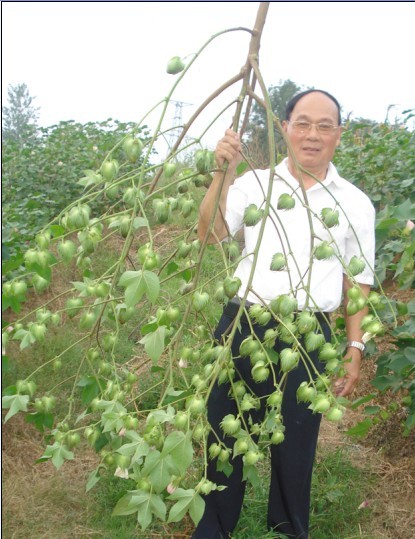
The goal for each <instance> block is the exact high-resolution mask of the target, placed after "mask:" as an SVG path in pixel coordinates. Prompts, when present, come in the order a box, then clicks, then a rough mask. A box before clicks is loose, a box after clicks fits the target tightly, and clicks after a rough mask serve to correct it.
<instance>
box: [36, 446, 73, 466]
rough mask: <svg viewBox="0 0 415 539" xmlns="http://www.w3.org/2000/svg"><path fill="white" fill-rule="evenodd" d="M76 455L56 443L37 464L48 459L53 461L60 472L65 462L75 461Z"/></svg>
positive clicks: (47, 448) (48, 447)
mask: <svg viewBox="0 0 415 539" xmlns="http://www.w3.org/2000/svg"><path fill="white" fill-rule="evenodd" d="M73 458H74V454H73V453H72V451H69V449H68V448H67V447H66V446H64V445H62V444H60V443H59V442H55V443H54V444H53V445H48V446H47V447H46V450H45V452H44V454H43V455H42V457H41V458H40V459H39V460H38V461H37V462H43V461H45V460H47V459H52V463H53V465H54V466H55V468H57V469H58V470H59V468H60V467H61V466H62V464H63V463H64V462H65V460H73Z"/></svg>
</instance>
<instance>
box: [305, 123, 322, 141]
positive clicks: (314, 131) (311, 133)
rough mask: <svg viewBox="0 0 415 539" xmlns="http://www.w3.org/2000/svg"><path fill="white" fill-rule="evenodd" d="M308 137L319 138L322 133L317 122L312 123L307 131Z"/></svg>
mask: <svg viewBox="0 0 415 539" xmlns="http://www.w3.org/2000/svg"><path fill="white" fill-rule="evenodd" d="M307 137H309V138H319V137H320V133H319V131H318V129H317V126H316V125H315V124H311V125H310V128H309V130H308V131H307Z"/></svg>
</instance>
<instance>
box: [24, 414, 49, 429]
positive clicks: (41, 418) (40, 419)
mask: <svg viewBox="0 0 415 539" xmlns="http://www.w3.org/2000/svg"><path fill="white" fill-rule="evenodd" d="M53 420H54V416H53V414H50V413H46V414H43V413H40V412H36V413H35V414H27V415H26V417H25V421H26V422H27V423H33V425H35V427H36V428H37V429H38V430H40V431H41V432H43V431H44V427H46V428H48V429H51V428H52V427H53Z"/></svg>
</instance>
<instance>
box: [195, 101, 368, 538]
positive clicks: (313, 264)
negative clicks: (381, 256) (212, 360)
mask: <svg viewBox="0 0 415 539" xmlns="http://www.w3.org/2000/svg"><path fill="white" fill-rule="evenodd" d="M340 124H341V115H340V105H339V103H338V102H337V100H336V99H335V98H334V97H333V96H331V95H330V94H328V93H327V92H324V91H321V90H308V91H305V92H302V93H300V94H298V95H297V96H295V97H294V98H293V99H292V100H291V101H290V103H288V105H287V109H286V120H285V121H284V122H283V129H284V131H285V133H286V135H287V137H288V142H289V147H290V150H289V154H288V157H287V158H286V159H285V160H284V161H283V162H282V163H280V164H279V165H278V166H277V167H276V169H275V175H272V174H270V171H269V170H267V171H262V170H259V171H254V172H250V173H247V174H245V175H244V176H243V177H240V178H237V179H236V168H237V166H238V164H239V163H240V161H241V143H240V140H239V136H238V134H236V133H235V132H233V131H231V130H227V131H226V133H225V136H224V138H223V139H222V140H221V141H220V142H219V143H218V145H217V148H216V160H217V164H218V165H219V167H222V166H223V165H224V164H225V162H227V164H228V166H227V170H226V174H225V175H224V172H222V171H219V172H217V173H216V174H215V176H214V178H213V181H212V183H211V185H210V187H209V189H208V191H207V193H206V195H205V198H204V200H203V201H202V204H201V206H200V217H199V227H198V233H199V237H200V239H201V240H203V239H204V238H205V237H206V235H207V234H208V233H209V226H210V223H211V219H212V214H213V211H214V208H215V204H216V201H217V198H218V196H219V193H220V201H219V210H220V211H218V212H217V214H216V216H215V220H214V226H213V229H212V230H211V232H210V235H209V238H208V241H209V242H210V243H214V242H218V241H222V240H224V239H226V238H227V237H229V236H230V235H231V236H232V235H234V234H235V233H236V232H237V231H238V230H239V229H242V228H243V230H244V240H245V248H244V252H243V256H242V258H241V262H239V264H238V267H237V269H236V271H235V276H237V277H239V279H240V280H241V282H242V285H241V288H240V289H239V292H238V296H239V298H243V297H246V300H247V302H248V305H249V304H250V303H260V304H262V305H265V306H266V305H269V304H270V303H271V302H272V300H273V299H275V298H277V297H280V296H281V295H284V294H291V295H293V296H294V297H295V298H296V301H297V304H298V311H299V312H300V311H303V310H307V311H312V312H314V313H315V314H316V317H317V320H318V322H319V327H320V330H321V332H322V333H323V335H324V337H325V339H326V340H330V328H329V323H328V319H329V313H330V312H333V311H335V310H336V309H337V308H338V307H339V305H340V303H341V298H342V293H343V295H344V298H345V299H344V304H345V305H346V304H347V294H346V293H347V291H348V290H349V289H350V288H351V287H353V288H354V289H356V288H357V289H358V288H359V287H360V290H361V292H362V293H363V295H364V296H367V295H368V293H369V289H370V285H371V284H373V263H374V209H373V206H372V204H371V202H370V200H369V199H368V197H367V196H366V195H365V194H364V193H362V192H361V191H360V190H359V189H357V188H356V187H355V186H353V185H352V184H350V183H349V182H347V181H346V180H345V179H343V178H341V177H340V176H339V175H338V173H337V171H336V169H335V167H334V165H333V164H332V163H331V160H332V157H333V155H334V152H335V149H336V147H337V146H338V145H339V144H340V137H341V125H340ZM281 194H285V195H289V197H290V199H291V203H290V206H292V205H293V204H292V200H294V202H295V203H294V206H293V207H292V208H291V209H289V210H287V209H284V207H280V206H279V202H280V200H281V199H280V196H281ZM267 199H268V200H270V203H269V206H266V200H267ZM252 204H255V206H256V208H258V209H267V208H268V217H267V219H266V223H265V227H264V229H263V230H262V232H260V231H261V222H258V223H257V224H255V225H254V226H247V225H246V223H244V216H245V221H246V215H245V210H246V208H247V207H248V206H250V205H252ZM282 206H284V205H282ZM322 210H324V211H330V212H331V215H332V216H333V215H334V216H335V221H334V225H333V223H332V224H330V226H328V225H327V224H326V223H325V222H324V219H323V218H322V215H323V214H324V212H322ZM336 216H337V217H336ZM260 233H261V237H259V234H260ZM324 245H325V246H326V247H324V248H327V246H329V252H328V253H326V255H324V249H323V250H321V249H322V247H321V246H324ZM318 246H320V250H321V253H322V254H321V256H316V254H317V251H316V249H317V247H318ZM333 249H334V250H333ZM276 253H283V255H284V257H285V264H286V267H283V268H282V269H281V271H273V270H272V269H271V268H270V266H271V262H272V258H273V255H275V254H276ZM330 253H332V254H331V255H330ZM352 257H355V258H357V259H359V261H360V262H361V265H364V269H363V270H361V271H360V273H358V274H357V275H356V277H355V278H354V282H353V280H351V279H350V277H348V274H347V266H348V265H349V263H350V261H351V260H352ZM238 309H239V304H238V298H236V299H235V300H232V301H231V302H229V304H228V305H227V306H226V307H225V309H224V313H223V316H222V318H221V320H220V322H219V325H218V328H217V331H216V334H215V337H216V338H217V340H218V341H221V339H222V338H223V336H224V335H225V334H226V332H227V331H229V328H230V327H232V322H233V318H234V316H235V314H236V312H237V311H238ZM321 313H322V314H321ZM366 313H367V310H366V309H365V308H363V309H361V310H359V311H358V312H356V313H354V314H353V315H349V316H348V315H347V313H346V314H345V319H346V333H347V340H348V346H347V350H346V358H347V361H346V362H345V365H344V368H345V375H344V376H343V377H341V378H340V379H338V380H336V382H335V385H334V392H335V394H336V395H337V396H342V397H346V396H348V395H351V394H352V393H353V391H354V389H355V388H356V385H357V383H358V381H359V373H360V363H361V358H362V353H363V351H364V345H363V342H362V336H363V332H362V329H361V327H360V324H361V320H362V318H363V316H364V315H365V314H366ZM271 327H275V323H272V321H271V322H270V324H268V325H267V326H265V327H261V326H258V325H255V326H254V332H255V334H256V336H257V338H258V339H259V340H261V339H262V338H263V337H264V333H265V331H266V329H267V328H271ZM251 333H252V329H251V325H250V324H249V323H248V321H247V320H246V318H245V319H242V320H241V327H240V331H238V332H237V333H236V335H235V338H234V341H233V343H232V354H233V357H234V358H235V360H234V362H235V371H236V378H235V380H238V379H241V380H243V381H244V382H245V383H246V385H247V387H249V389H250V390H251V391H252V393H253V394H255V395H256V396H257V397H259V398H260V400H261V407H260V409H259V410H254V411H252V412H251V418H252V422H257V423H258V422H259V423H260V422H261V421H262V419H263V417H264V414H265V402H266V400H267V399H266V397H267V396H268V395H270V394H271V393H272V392H273V391H274V390H275V386H274V382H273V380H274V377H273V376H270V377H269V378H268V379H267V380H265V381H261V382H258V381H255V380H253V377H252V370H251V365H250V364H249V360H248V361H244V359H245V358H240V357H239V356H240V354H239V347H240V344H241V342H242V341H243V340H244V339H245V338H246V337H247V336H249V335H251ZM288 346H290V345H289V344H287V342H281V340H280V339H277V341H276V343H275V346H274V349H275V351H277V352H278V353H280V352H281V350H283V349H284V348H287V347H288ZM309 360H310V361H311V362H312V363H313V367H312V369H311V370H312V371H313V370H314V373H315V372H316V371H318V372H319V373H321V372H322V371H323V370H324V365H323V364H322V362H321V361H320V360H319V357H318V351H312V352H310V354H309ZM274 370H275V376H276V379H277V380H280V379H281V373H280V372H278V364H277V366H276V367H274ZM309 372H310V368H308V367H307V366H306V362H305V361H299V363H298V366H297V367H296V368H294V369H293V370H291V371H290V372H289V373H288V376H286V378H285V379H284V388H283V401H282V408H281V413H282V417H283V421H284V425H285V439H284V441H283V442H282V443H281V444H279V445H273V446H271V486H270V495H269V505H268V528H269V529H270V530H275V531H277V532H280V533H284V534H286V535H287V536H289V537H295V538H298V539H307V537H308V527H309V504H310V487H311V475H312V467H313V461H314V456H315V449H316V444H317V436H318V430H319V425H320V419H321V415H320V414H319V413H313V412H312V411H311V410H310V409H309V407H308V403H307V404H305V403H297V389H298V387H299V385H300V384H301V383H302V382H303V381H307V382H308V381H309V379H310V375H309ZM229 390H230V386H229V384H216V385H215V386H214V388H213V390H212V392H211V394H210V396H209V401H208V419H209V422H210V424H211V427H212V431H213V432H214V434H212V435H211V436H210V443H213V442H216V441H218V439H219V440H221V442H222V443H223V444H224V445H225V446H227V447H229V448H230V449H232V447H233V444H234V442H235V439H234V438H232V437H230V436H224V433H223V430H222V429H221V421H222V419H223V418H224V417H225V416H226V415H227V414H233V415H234V416H238V413H239V410H238V408H237V405H236V401H235V399H234V398H232V397H231V396H230V394H229ZM230 462H231V464H232V466H233V472H232V474H231V475H230V477H229V478H228V477H227V476H226V475H225V474H224V473H222V472H220V471H217V469H216V460H211V461H210V462H209V464H208V470H207V477H208V479H209V480H211V481H212V482H214V483H216V484H217V485H226V487H227V488H226V489H225V490H222V491H217V490H214V491H212V492H211V493H210V494H209V495H208V496H206V497H205V501H206V507H205V512H204V515H203V517H202V519H201V521H200V523H199V525H198V527H197V529H196V531H195V533H194V535H193V538H194V539H224V538H228V537H230V534H231V533H232V531H233V530H234V528H235V526H236V524H237V521H238V518H239V514H240V511H241V507H242V502H243V496H244V490H245V482H244V481H243V459H242V457H241V456H237V457H235V458H232V459H231V461H230Z"/></svg>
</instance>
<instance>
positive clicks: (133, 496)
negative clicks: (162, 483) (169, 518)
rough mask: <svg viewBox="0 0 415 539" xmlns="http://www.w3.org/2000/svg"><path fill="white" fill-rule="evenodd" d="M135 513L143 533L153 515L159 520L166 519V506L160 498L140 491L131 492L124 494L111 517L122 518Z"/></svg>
mask: <svg viewBox="0 0 415 539" xmlns="http://www.w3.org/2000/svg"><path fill="white" fill-rule="evenodd" d="M135 512H137V521H138V522H139V524H140V526H141V529H142V530H143V531H144V530H145V529H146V528H148V526H149V525H150V524H151V521H152V519H153V514H154V515H155V516H157V517H158V518H159V519H161V520H165V518H166V506H165V504H164V502H163V500H162V499H161V498H160V496H157V495H156V494H153V493H151V492H144V491H142V490H132V491H129V492H128V493H127V494H125V496H123V497H122V498H121V499H120V500H118V503H117V505H116V506H115V507H114V510H113V512H112V515H113V516H124V515H131V514H133V513H135Z"/></svg>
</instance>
